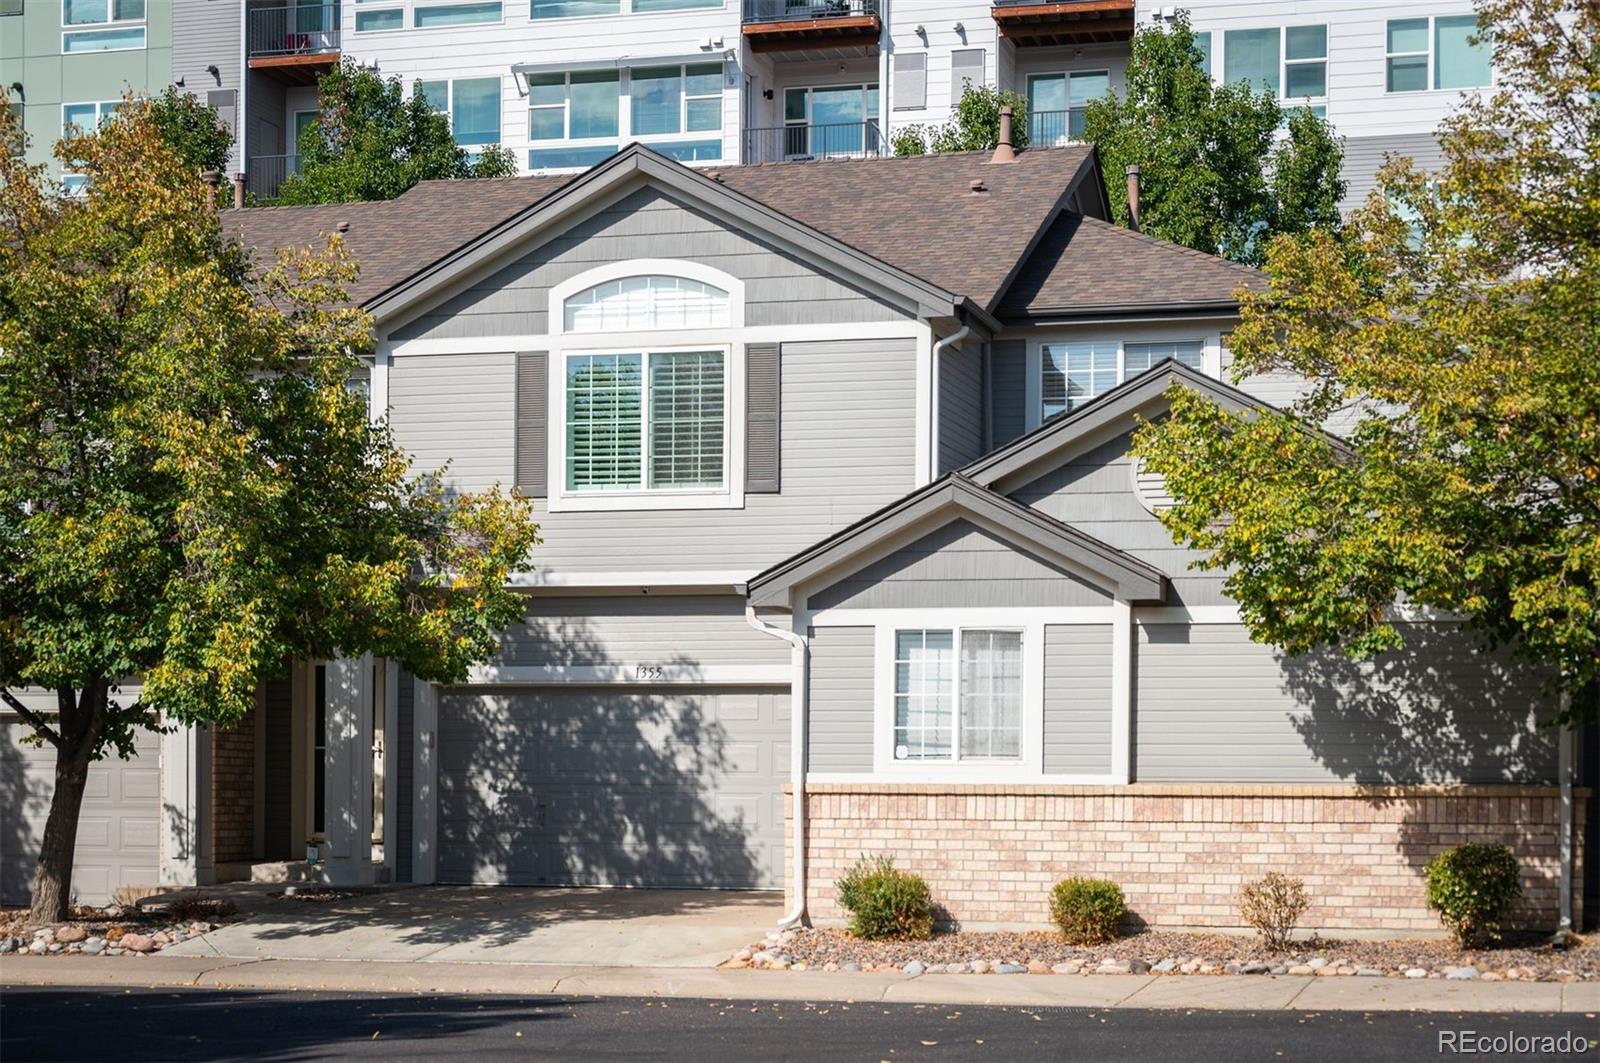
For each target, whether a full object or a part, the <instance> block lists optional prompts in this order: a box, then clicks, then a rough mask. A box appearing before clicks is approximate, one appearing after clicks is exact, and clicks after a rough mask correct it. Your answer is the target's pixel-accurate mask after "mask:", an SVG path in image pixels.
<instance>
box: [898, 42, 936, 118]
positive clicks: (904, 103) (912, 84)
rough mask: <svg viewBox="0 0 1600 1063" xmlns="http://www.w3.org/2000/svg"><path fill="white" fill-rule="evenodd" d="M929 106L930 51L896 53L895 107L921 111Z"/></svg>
mask: <svg viewBox="0 0 1600 1063" xmlns="http://www.w3.org/2000/svg"><path fill="white" fill-rule="evenodd" d="M927 106H928V53H927V52H895V53H894V109H895V110H897V111H920V110H922V109H923V108H925V107H927Z"/></svg>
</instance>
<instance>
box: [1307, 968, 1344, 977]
mask: <svg viewBox="0 0 1600 1063" xmlns="http://www.w3.org/2000/svg"><path fill="white" fill-rule="evenodd" d="M1312 973H1313V974H1315V975H1316V976H1317V977H1318V978H1332V977H1334V976H1335V975H1337V974H1338V973H1339V968H1337V967H1317V968H1314V969H1313V971H1312Z"/></svg>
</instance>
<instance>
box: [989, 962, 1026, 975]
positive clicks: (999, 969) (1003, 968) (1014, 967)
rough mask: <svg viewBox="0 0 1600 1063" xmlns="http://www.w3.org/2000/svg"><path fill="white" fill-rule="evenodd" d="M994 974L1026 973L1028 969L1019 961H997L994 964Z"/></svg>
mask: <svg viewBox="0 0 1600 1063" xmlns="http://www.w3.org/2000/svg"><path fill="white" fill-rule="evenodd" d="M994 973H995V974H1027V973H1028V969H1027V968H1026V967H1024V966H1022V964H1020V963H997V964H995V965H994Z"/></svg>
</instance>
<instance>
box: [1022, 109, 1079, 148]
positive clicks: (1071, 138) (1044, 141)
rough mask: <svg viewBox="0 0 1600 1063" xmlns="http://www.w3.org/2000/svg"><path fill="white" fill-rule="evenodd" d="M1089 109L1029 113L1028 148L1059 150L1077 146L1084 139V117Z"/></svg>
mask: <svg viewBox="0 0 1600 1063" xmlns="http://www.w3.org/2000/svg"><path fill="white" fill-rule="evenodd" d="M1086 113H1087V108H1083V107H1074V108H1072V109H1071V110H1069V111H1030V112H1029V113H1028V147H1030V148H1057V147H1060V146H1061V145H1063V144H1076V143H1078V142H1079V141H1080V140H1082V139H1083V116H1084V115H1085V114H1086Z"/></svg>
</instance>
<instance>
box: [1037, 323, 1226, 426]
mask: <svg viewBox="0 0 1600 1063" xmlns="http://www.w3.org/2000/svg"><path fill="white" fill-rule="evenodd" d="M1169 358H1170V359H1173V360H1175V361H1179V362H1182V363H1183V364H1184V365H1187V366H1189V367H1190V368H1192V369H1200V368H1201V367H1202V365H1203V363H1204V358H1205V344H1204V342H1202V341H1201V340H1168V341H1161V342H1154V343H1118V342H1117V341H1115V340H1094V341H1078V342H1071V343H1047V344H1044V345H1043V346H1042V347H1041V348H1040V357H1039V371H1040V374H1041V375H1040V380H1039V398H1040V403H1041V406H1042V410H1041V413H1042V418H1043V419H1044V420H1049V419H1050V418H1051V417H1054V416H1056V415H1057V414H1060V413H1066V412H1068V411H1070V410H1075V409H1077V408H1078V407H1079V406H1082V405H1083V404H1084V403H1086V402H1088V401H1089V400H1090V399H1093V398H1095V397H1096V396H1098V395H1103V394H1104V393H1106V392H1107V391H1110V390H1111V389H1112V388H1114V387H1116V386H1117V385H1118V384H1120V383H1121V382H1122V381H1124V380H1127V379H1129V378H1130V377H1134V376H1137V375H1139V374H1140V373H1142V372H1144V371H1145V370H1147V369H1150V368H1151V367H1153V366H1155V365H1157V364H1159V363H1161V362H1163V361H1165V360H1166V359H1169Z"/></svg>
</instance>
